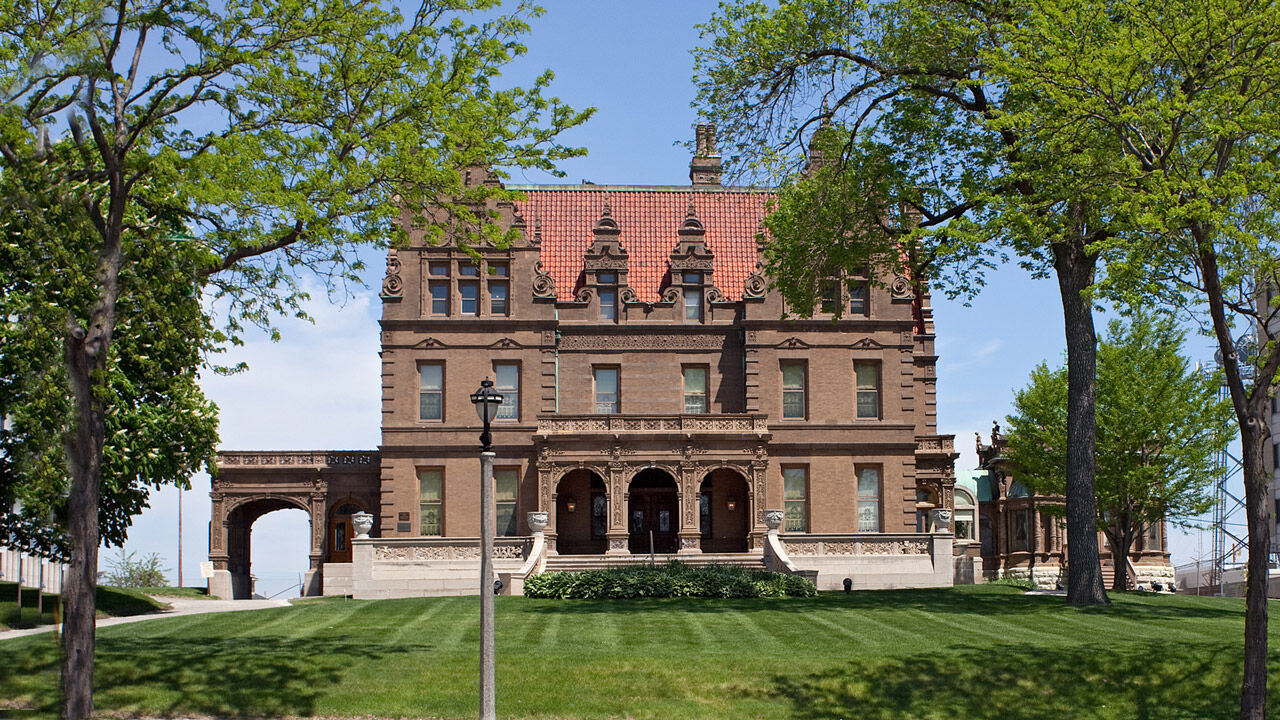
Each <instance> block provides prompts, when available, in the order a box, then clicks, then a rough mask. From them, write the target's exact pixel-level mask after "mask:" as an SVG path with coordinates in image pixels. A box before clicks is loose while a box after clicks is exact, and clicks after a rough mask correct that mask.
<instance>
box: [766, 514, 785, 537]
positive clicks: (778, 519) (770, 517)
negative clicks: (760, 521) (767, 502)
mask: <svg viewBox="0 0 1280 720" xmlns="http://www.w3.org/2000/svg"><path fill="white" fill-rule="evenodd" d="M784 518H785V515H784V514H783V512H782V511H781V510H765V511H764V524H765V527H767V528H769V532H778V528H780V527H782V521H783V519H784Z"/></svg>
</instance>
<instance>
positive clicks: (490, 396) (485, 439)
mask: <svg viewBox="0 0 1280 720" xmlns="http://www.w3.org/2000/svg"><path fill="white" fill-rule="evenodd" d="M471 403H472V404H473V405H475V406H476V415H477V416H478V417H479V418H480V422H481V423H483V424H484V430H483V431H482V432H481V433H480V445H481V447H482V448H483V449H484V450H488V449H489V445H490V444H491V443H492V442H493V439H492V437H491V436H490V434H489V424H490V423H492V422H493V419H494V418H496V417H497V416H498V408H500V407H502V394H501V393H499V392H498V391H497V390H494V389H493V381H492V380H490V379H489V378H485V379H484V380H481V381H480V389H479V390H477V391H475V392H473V393H471Z"/></svg>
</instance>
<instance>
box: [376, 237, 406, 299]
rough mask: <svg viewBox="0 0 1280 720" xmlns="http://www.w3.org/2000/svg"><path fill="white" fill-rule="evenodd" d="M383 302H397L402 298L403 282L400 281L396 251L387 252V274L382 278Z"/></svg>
mask: <svg viewBox="0 0 1280 720" xmlns="http://www.w3.org/2000/svg"><path fill="white" fill-rule="evenodd" d="M379 295H381V297H382V299H383V300H399V299H400V298H402V297H404V282H403V281H402V280H401V279H400V258H399V256H398V255H397V254H396V249H395V248H391V249H390V250H388V251H387V273H386V275H384V276H383V278H382V292H381V293H379Z"/></svg>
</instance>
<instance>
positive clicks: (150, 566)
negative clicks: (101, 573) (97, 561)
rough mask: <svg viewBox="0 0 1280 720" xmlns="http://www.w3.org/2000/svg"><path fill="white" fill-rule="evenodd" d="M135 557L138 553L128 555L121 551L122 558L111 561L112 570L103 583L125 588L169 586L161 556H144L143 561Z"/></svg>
mask: <svg viewBox="0 0 1280 720" xmlns="http://www.w3.org/2000/svg"><path fill="white" fill-rule="evenodd" d="M135 555H137V553H129V554H127V555H126V554H125V552H124V550H121V551H120V557H119V558H116V559H115V560H113V561H111V565H110V567H111V569H110V570H109V571H108V572H107V574H106V577H104V578H103V581H104V582H105V583H106V584H107V585H114V586H116V587H123V588H141V587H161V586H164V585H168V584H169V580H168V579H167V578H165V576H164V573H165V568H163V567H161V565H160V555H158V554H157V553H151V554H150V555H144V556H143V558H142V559H141V560H137V559H135V557H134V556H135Z"/></svg>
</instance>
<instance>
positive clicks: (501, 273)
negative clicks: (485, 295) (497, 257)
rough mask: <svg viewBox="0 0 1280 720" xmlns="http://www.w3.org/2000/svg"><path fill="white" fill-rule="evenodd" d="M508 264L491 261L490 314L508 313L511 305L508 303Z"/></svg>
mask: <svg viewBox="0 0 1280 720" xmlns="http://www.w3.org/2000/svg"><path fill="white" fill-rule="evenodd" d="M506 278H507V264H506V263H504V262H502V263H497V262H491V263H489V314H490V315H506V314H507V311H508V307H509V305H508V304H507V298H508V295H509V293H508V289H509V287H510V286H509V285H508V283H507V280H506Z"/></svg>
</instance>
